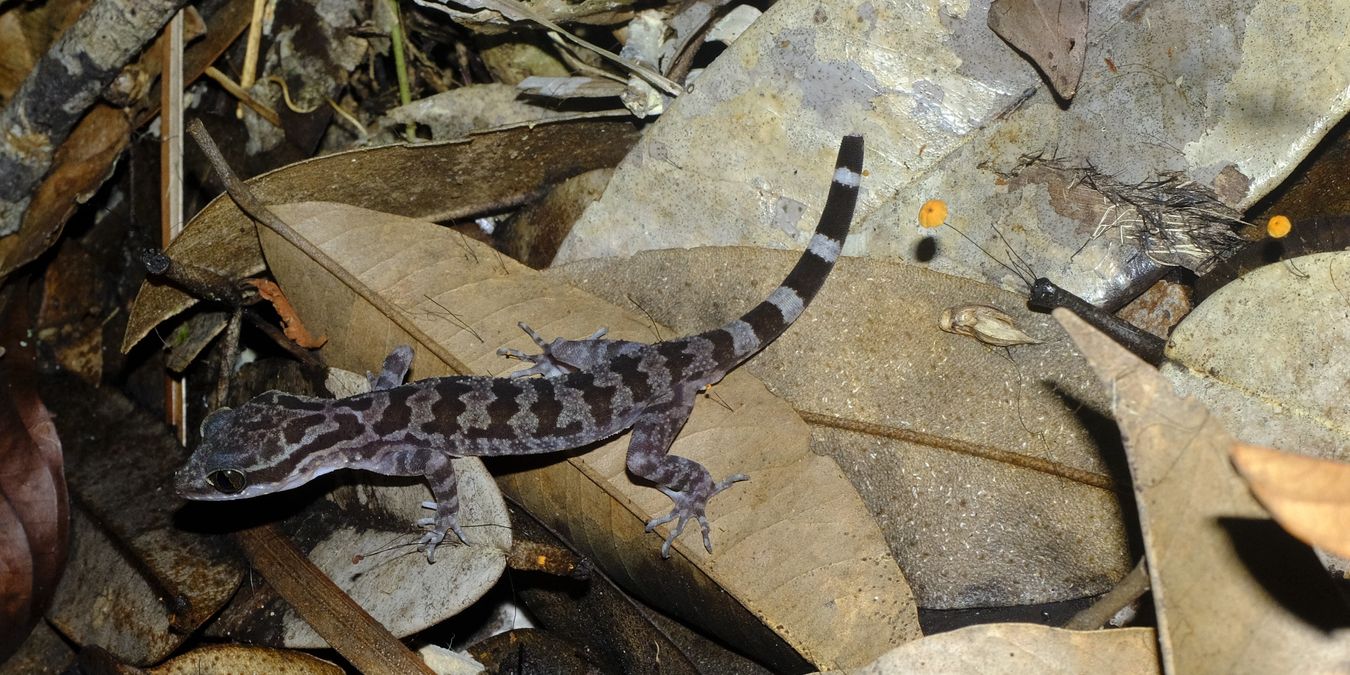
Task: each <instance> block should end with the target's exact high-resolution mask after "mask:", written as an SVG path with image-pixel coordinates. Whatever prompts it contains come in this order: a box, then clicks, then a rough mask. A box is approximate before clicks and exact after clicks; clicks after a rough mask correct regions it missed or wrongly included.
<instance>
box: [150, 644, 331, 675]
mask: <svg viewBox="0 0 1350 675" xmlns="http://www.w3.org/2000/svg"><path fill="white" fill-rule="evenodd" d="M145 672H146V673H149V675H195V674H196V673H224V672H232V673H280V672H285V673H287V675H306V674H309V675H340V674H341V673H343V672H346V671H344V670H343V669H342V668H340V667H339V666H337V665H336V664H334V663H332V662H329V661H324V660H323V659H320V658H318V657H315V656H310V655H309V654H305V653H303V652H289V651H282V650H280V649H268V648H266V647H253V646H243V645H207V646H205V647H198V648H196V649H194V650H192V651H190V652H188V653H186V654H183V655H182V656H176V657H174V658H172V659H169V660H168V661H165V662H164V663H163V664H161V665H159V666H157V667H155V668H149V669H147V670H146V671H145Z"/></svg>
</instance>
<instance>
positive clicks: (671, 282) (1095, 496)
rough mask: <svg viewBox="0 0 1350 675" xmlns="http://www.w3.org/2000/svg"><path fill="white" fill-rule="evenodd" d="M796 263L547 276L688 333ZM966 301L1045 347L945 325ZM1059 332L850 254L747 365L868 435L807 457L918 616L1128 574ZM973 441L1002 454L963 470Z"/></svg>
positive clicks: (1050, 597)
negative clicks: (991, 342)
mask: <svg viewBox="0 0 1350 675" xmlns="http://www.w3.org/2000/svg"><path fill="white" fill-rule="evenodd" d="M796 255H797V254H796V253H794V252H790V251H772V250H766V249H751V248H741V247H728V248H705V249H695V250H689V251H685V250H676V251H649V252H644V253H640V254H638V255H635V256H633V257H632V258H606V259H600V260H584V261H580V262H576V263H572V264H568V265H564V266H562V267H560V268H555V269H553V270H549V271H548V272H546V274H547V275H549V276H551V277H554V278H558V279H559V280H560V283H562V282H567V283H572V284H575V285H577V286H579V287H581V288H583V289H586V290H589V291H591V292H592V293H595V294H596V295H598V296H600V297H602V298H605V299H607V300H609V301H610V302H613V303H615V304H617V305H621V306H625V305H626V306H635V307H637V308H640V309H641V310H642V311H643V312H644V313H646V314H648V315H650V316H651V317H652V318H653V319H654V320H656V321H658V322H661V323H663V324H666V325H668V326H671V327H672V328H673V329H674V330H675V332H676V334H681V333H689V332H692V331H695V330H699V329H702V328H703V327H706V326H709V325H716V324H717V322H718V321H720V320H721V319H720V317H725V316H727V315H729V314H731V315H734V314H735V313H736V312H737V311H738V310H737V309H736V308H739V307H747V306H749V305H751V304H752V303H754V302H756V301H757V300H758V299H759V298H762V297H763V296H764V295H765V294H767V293H768V292H770V291H771V290H772V289H773V287H774V285H776V284H777V283H778V282H779V276H780V275H781V273H782V272H781V270H784V269H787V268H788V267H790V266H791V265H792V262H793V260H794V259H795V257H796ZM971 303H981V304H988V305H994V306H997V307H999V308H1001V309H1003V310H1005V311H1007V312H1009V313H1010V314H1011V315H1012V316H1013V317H1015V319H1016V323H1017V325H1018V326H1019V327H1020V328H1021V329H1023V330H1025V331H1027V332H1029V333H1031V335H1032V336H1034V337H1037V338H1039V339H1041V340H1042V341H1043V343H1042V344H1038V345H1025V346H1019V347H1014V348H1012V349H1011V350H1009V351H1007V352H1005V351H1004V350H1002V349H994V348H990V347H987V346H985V345H983V344H981V343H979V342H977V341H975V340H973V339H971V338H968V337H963V336H960V335H952V334H950V333H944V332H942V331H941V330H939V329H938V320H939V317H940V315H941V313H942V310H943V309H945V308H947V307H950V306H953V305H964V304H971ZM1058 333H1059V329H1058V326H1056V325H1055V324H1054V322H1053V321H1051V320H1050V318H1049V317H1048V316H1046V315H1045V314H1037V313H1033V312H1030V311H1027V310H1026V308H1025V301H1024V300H1023V299H1022V298H1019V297H1017V296H1015V295H1013V294H1011V293H1008V292H1006V291H1001V290H998V289H995V288H993V287H991V286H988V285H986V284H981V283H977V282H974V281H970V280H968V279H963V278H960V277H953V276H948V275H945V274H940V273H937V272H931V271H929V270H925V269H921V268H915V267H912V266H908V265H904V264H900V263H895V262H890V261H879V260H867V259H862V258H843V259H842V260H841V261H840V263H839V264H838V266H837V267H836V268H835V270H834V272H833V273H832V274H831V276H830V279H829V281H828V282H827V283H826V284H825V288H824V289H823V290H822V291H821V293H820V296H819V297H818V298H817V299H816V301H815V302H814V303H812V305H811V307H810V309H809V310H807V312H806V313H805V314H804V315H803V316H802V317H801V319H799V320H798V321H797V323H796V324H795V325H794V326H793V327H792V329H791V330H789V331H788V332H787V333H786V334H784V335H783V336H782V337H781V338H779V339H778V340H777V341H775V342H774V343H773V344H771V345H769V346H768V347H767V348H766V349H765V350H764V351H763V352H762V353H761V354H759V355H758V356H756V357H755V358H754V359H753V360H752V361H750V362H749V363H748V364H747V366H746V368H747V369H748V370H750V371H751V372H752V373H754V374H755V375H756V376H757V377H760V378H761V379H763V380H764V382H765V383H766V384H767V385H768V386H769V388H770V389H771V390H772V391H773V392H774V393H776V394H778V395H780V396H783V397H784V398H786V399H787V400H788V401H789V402H791V403H792V405H793V406H794V407H796V408H797V409H799V410H802V411H805V412H809V413H814V414H818V415H827V416H831V417H834V418H843V419H844V420H846V421H848V422H854V423H860V424H864V425H871V426H870V427H869V428H867V429H863V430H855V431H845V430H841V429H838V428H831V427H830V426H829V425H828V424H818V425H816V426H815V428H814V430H813V445H814V447H815V448H816V449H817V452H820V453H822V454H827V455H829V456H832V457H834V458H835V460H836V461H837V462H838V463H839V465H840V467H842V468H843V469H844V472H845V473H846V474H847V475H848V476H849V479H850V481H851V482H852V483H853V485H854V487H855V488H856V489H857V490H858V492H859V493H860V494H862V496H863V499H864V501H865V502H866V503H867V505H868V508H870V509H871V510H872V513H873V514H874V517H875V518H876V519H877V522H878V524H879V525H880V526H881V529H882V532H883V533H884V534H885V536H886V541H887V543H888V544H889V546H890V549H891V551H892V553H894V555H895V556H896V559H897V560H898V561H899V562H900V567H901V569H903V570H904V572H905V577H906V578H907V579H908V580H909V582H910V585H911V587H912V588H913V589H914V593H915V597H916V598H917V599H918V601H919V604H920V606H922V607H931V608H957V607H988V606H1006V605H1015V604H1032V603H1040V602H1049V601H1054V600H1065V599H1070V598H1077V597H1083V596H1085V595H1091V594H1094V593H1101V592H1103V591H1105V590H1107V589H1109V588H1111V587H1112V586H1113V585H1114V584H1115V582H1116V581H1118V580H1119V579H1120V577H1121V576H1123V575H1124V574H1125V573H1126V572H1128V571H1129V569H1130V567H1131V566H1132V565H1133V561H1132V559H1131V554H1130V552H1129V547H1128V544H1127V542H1126V536H1125V528H1124V524H1123V519H1122V517H1121V514H1120V508H1119V504H1118V502H1117V499H1116V495H1115V494H1114V493H1113V492H1112V490H1111V489H1110V488H1109V486H1108V485H1107V484H1108V483H1109V482H1110V478H1109V476H1110V475H1111V473H1112V467H1111V465H1110V464H1108V462H1107V459H1106V458H1104V457H1103V456H1102V452H1103V451H1102V450H1101V449H1100V448H1099V447H1098V445H1097V443H1096V442H1095V441H1094V439H1093V437H1092V434H1091V432H1090V431H1089V429H1087V428H1085V426H1084V424H1083V422H1084V418H1087V419H1091V418H1092V417H1094V416H1095V417H1098V418H1100V417H1101V415H1104V414H1105V411H1106V410H1107V408H1108V405H1109V401H1108V400H1107V398H1106V396H1105V395H1104V394H1103V393H1102V392H1101V391H1100V388H1099V387H1097V384H1096V381H1095V378H1094V377H1093V374H1092V371H1091V369H1089V368H1088V367H1087V365H1086V364H1084V363H1082V361H1081V360H1080V359H1077V358H1075V356H1074V352H1073V349H1072V346H1071V345H1070V344H1069V342H1068V341H1067V340H1065V339H1063V338H1062V337H1060V336H1059V335H1058ZM652 337H653V336H652V335H651V334H650V333H648V335H647V338H648V339H650V338H652ZM1084 406H1085V407H1084ZM1093 410H1095V411H1097V412H1093V413H1089V411H1093ZM892 431H898V432H902V433H904V434H908V435H906V436H901V437H899V438H896V437H894V436H892V437H887V433H888V432H892ZM971 444H974V445H977V446H980V447H981V448H989V449H994V450H997V451H1002V452H1003V453H1005V454H1004V455H1002V456H997V457H995V456H991V455H992V454H994V453H987V454H985V455H984V456H972V455H971V454H969V452H968V451H969V450H970V447H969V446H970V445H971ZM1108 452H1110V451H1109V450H1108ZM1038 469H1047V470H1049V471H1050V472H1049V473H1048V472H1047V471H1044V470H1038ZM1117 470H1119V471H1123V469H1119V468H1118V469H1117ZM1055 472H1057V473H1055Z"/></svg>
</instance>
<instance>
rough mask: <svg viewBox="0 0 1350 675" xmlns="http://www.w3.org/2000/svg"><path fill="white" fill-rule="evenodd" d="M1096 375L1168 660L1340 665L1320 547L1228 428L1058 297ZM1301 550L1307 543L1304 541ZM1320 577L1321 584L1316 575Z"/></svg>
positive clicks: (1334, 668)
mask: <svg viewBox="0 0 1350 675" xmlns="http://www.w3.org/2000/svg"><path fill="white" fill-rule="evenodd" d="M1053 314H1054V316H1055V318H1056V319H1057V320H1058V321H1059V322H1060V324H1061V325H1063V326H1064V329H1065V330H1066V331H1068V333H1069V336H1070V337H1072V338H1073V340H1074V342H1075V343H1077V345H1078V348H1079V349H1080V350H1081V351H1082V352H1083V355H1084V356H1085V357H1087V360H1088V361H1089V362H1090V363H1091V364H1092V366H1093V368H1094V369H1095V370H1096V371H1097V373H1098V375H1099V376H1100V377H1101V379H1102V382H1103V383H1104V384H1105V385H1106V386H1107V387H1108V388H1110V389H1111V391H1112V393H1113V406H1112V407H1113V409H1114V413H1115V417H1116V422H1117V424H1119V425H1120V431H1121V435H1122V437H1123V438H1124V441H1125V448H1126V452H1127V453H1128V455H1129V464H1130V473H1131V475H1132V476H1133V477H1134V489H1135V500H1136V502H1137V503H1138V506H1139V517H1140V525H1141V528H1142V530H1143V538H1144V550H1145V553H1146V555H1147V556H1148V568H1149V576H1150V580H1151V582H1152V588H1153V598H1154V604H1155V606H1156V607H1157V613H1158V640H1159V642H1160V644H1161V654H1162V663H1163V668H1164V669H1165V670H1166V671H1167V672H1172V673H1275V672H1343V671H1344V670H1346V668H1347V666H1350V627H1346V626H1345V624H1344V621H1343V619H1337V618H1329V617H1336V616H1338V615H1341V614H1343V612H1344V608H1343V607H1342V606H1341V605H1340V602H1339V598H1338V596H1337V594H1336V593H1335V592H1334V591H1333V590H1332V589H1331V587H1330V584H1329V581H1328V580H1327V578H1326V576H1325V574H1324V573H1323V571H1322V568H1321V566H1320V565H1318V564H1317V562H1316V559H1315V558H1314V557H1313V556H1312V555H1311V554H1310V553H1309V554H1307V555H1299V553H1300V551H1299V549H1300V548H1301V546H1300V545H1298V544H1296V543H1294V541H1293V540H1292V539H1291V538H1289V537H1288V536H1287V535H1284V534H1283V532H1281V531H1280V530H1279V528H1277V527H1274V525H1273V523H1271V522H1270V521H1269V520H1268V519H1267V518H1266V513H1265V510H1264V509H1262V508H1261V506H1260V505H1259V504H1257V503H1256V500H1255V499H1254V498H1253V497H1252V495H1251V492H1250V491H1249V490H1248V489H1247V485H1246V483H1245V482H1244V481H1243V480H1242V479H1241V477H1239V476H1238V474H1237V471H1236V470H1235V469H1234V468H1233V465H1232V463H1231V462H1230V461H1229V458H1228V452H1229V449H1230V448H1231V447H1232V446H1233V444H1234V442H1235V441H1234V439H1233V437H1232V436H1231V435H1229V433H1228V432H1227V431H1226V430H1224V428H1223V426H1222V425H1221V424H1220V423H1219V422H1218V420H1217V419H1216V418H1215V417H1213V416H1211V415H1210V414H1209V411H1208V410H1206V409H1205V407H1204V406H1203V405H1202V404H1201V403H1200V402H1198V401H1197V400H1196V399H1194V398H1186V399H1182V398H1180V397H1178V396H1177V395H1176V394H1175V393H1173V391H1172V386H1171V384H1170V383H1169V382H1168V381H1167V379H1166V378H1165V377H1163V375H1162V374H1161V373H1159V372H1158V370H1157V369H1155V368H1153V367H1151V366H1149V365H1148V364H1146V363H1144V362H1143V361H1141V360H1140V359H1139V358H1138V357H1136V356H1135V355H1133V354H1131V353H1130V352H1128V351H1126V350H1125V349H1124V348H1123V347H1121V346H1120V345H1118V344H1116V343H1115V342H1113V341H1112V340H1111V339H1110V338H1108V337H1106V336H1105V335H1103V334H1102V333H1101V332H1099V331H1097V330H1096V329H1094V328H1092V327H1091V326H1089V325H1088V324H1087V323H1086V322H1084V321H1083V320H1082V319H1079V318H1078V317H1077V316H1076V315H1074V314H1073V313H1072V312H1070V311H1068V310H1065V309H1056V310H1055V311H1054V313H1053ZM1304 552H1306V549H1304ZM1319 579H1320V580H1321V583H1322V584H1325V585H1326V586H1327V587H1326V589H1325V592H1323V590H1322V589H1321V588H1319V587H1318V586H1317V584H1318V583H1319Z"/></svg>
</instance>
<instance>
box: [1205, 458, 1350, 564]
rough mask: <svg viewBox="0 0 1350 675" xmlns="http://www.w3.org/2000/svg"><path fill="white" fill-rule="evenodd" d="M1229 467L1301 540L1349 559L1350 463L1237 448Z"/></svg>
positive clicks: (1286, 527) (1278, 520) (1282, 523)
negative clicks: (1234, 467)
mask: <svg viewBox="0 0 1350 675" xmlns="http://www.w3.org/2000/svg"><path fill="white" fill-rule="evenodd" d="M1231 453H1232V455H1233V463H1234V464H1236V465H1237V468H1238V471H1240V472H1241V473H1242V477H1243V478H1246V479H1247V482H1248V483H1249V484H1251V486H1252V492H1253V493H1255V494H1256V498H1257V499H1259V500H1261V505H1262V506H1265V507H1266V510H1268V511H1270V513H1271V515H1273V516H1275V520H1276V521H1277V522H1279V523H1280V525H1283V526H1284V529H1286V530H1289V532H1290V533H1291V534H1293V535H1294V536H1295V537H1298V538H1299V539H1302V540H1303V541H1306V542H1308V543H1309V544H1312V545H1313V546H1318V547H1320V548H1324V549H1326V550H1328V551H1330V552H1332V553H1335V554H1336V555H1339V556H1342V557H1345V558H1350V464H1347V463H1345V462H1331V461H1327V460H1325V459H1312V458H1311V457H1303V456H1301V455H1294V454H1290V453H1287V452H1280V451H1279V450H1274V449H1271V448H1263V447H1261V446H1259V445H1248V444H1246V443H1236V444H1234V445H1233V448H1232V450H1231Z"/></svg>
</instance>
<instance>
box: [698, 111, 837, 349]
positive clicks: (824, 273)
mask: <svg viewBox="0 0 1350 675" xmlns="http://www.w3.org/2000/svg"><path fill="white" fill-rule="evenodd" d="M862 160H863V137H862V136H857V135H852V136H845V137H844V140H843V141H842V142H841V143H840V144H839V157H838V159H836V160H835V163H834V167H835V168H834V181H833V182H831V183H830V194H829V196H828V197H827V198H826V199H825V209H824V211H822V212H821V214H820V222H819V223H818V224H817V225H816V233H815V235H813V236H812V237H811V243H810V244H809V245H808V246H807V247H806V250H805V251H803V252H802V257H800V258H798V259H797V264H796V265H795V266H793V268H792V271H791V272H788V275H787V278H786V279H783V283H782V284H780V285H779V286H778V288H776V289H774V291H773V293H770V294H769V297H768V299H766V300H765V301H764V302H761V303H759V304H758V305H755V307H754V308H753V309H751V310H750V311H748V312H746V313H745V314H744V315H742V316H741V318H739V319H736V320H734V321H731V322H730V323H728V324H727V325H725V326H723V327H721V328H720V329H718V330H720V331H725V332H727V333H729V334H731V336H732V339H733V341H734V351H735V358H734V361H733V362H732V363H729V364H720V365H722V366H723V367H724V368H726V369H728V370H729V369H730V368H732V367H735V366H736V365H737V364H739V363H740V362H742V361H744V360H745V359H746V358H748V357H749V356H750V355H751V354H754V353H755V352H757V351H759V349H760V348H761V347H763V346H764V345H767V344H769V343H770V342H773V340H774V339H775V338H777V337H778V336H779V335H781V334H782V333H783V331H785V330H787V327H788V326H790V325H792V322H793V321H796V320H797V317H799V316H801V315H802V311H803V310H805V309H806V306H807V305H809V304H810V303H811V300H812V299H814V298H815V297H816V293H818V292H819V291H820V287H821V286H822V285H824V283H825V278H826V277H828V276H829V275H830V270H832V269H834V261H835V260H836V259H838V257H839V252H840V251H841V250H842V249H843V248H844V241H845V240H847V239H848V230H849V226H850V224H851V223H852V222H853V209H854V207H855V206H857V204H858V185H859V184H860V183H861V182H862ZM711 332H714V331H709V333H711ZM705 335H707V333H705Z"/></svg>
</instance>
